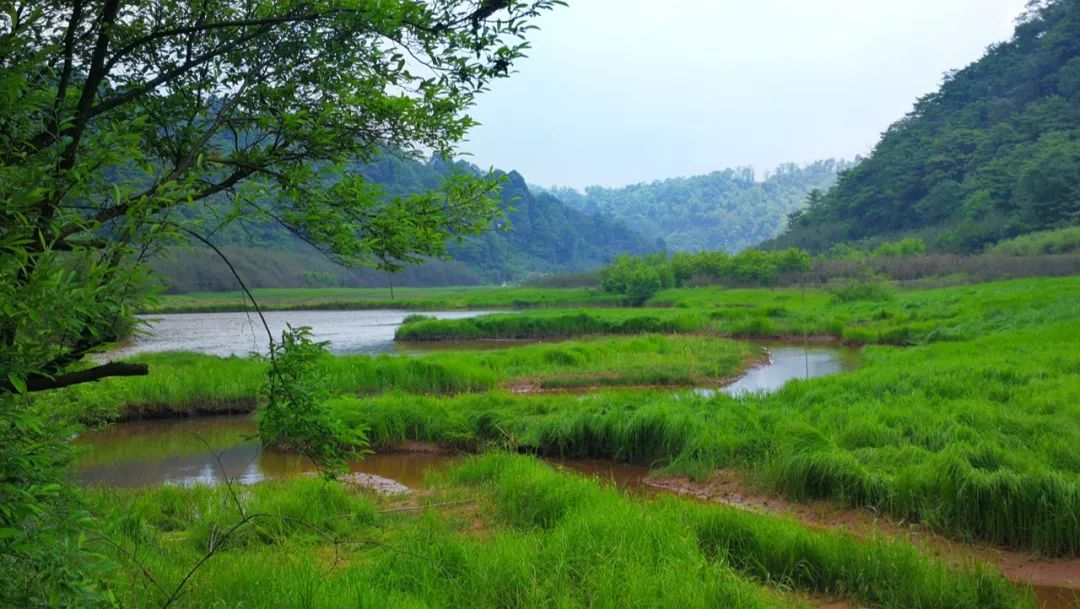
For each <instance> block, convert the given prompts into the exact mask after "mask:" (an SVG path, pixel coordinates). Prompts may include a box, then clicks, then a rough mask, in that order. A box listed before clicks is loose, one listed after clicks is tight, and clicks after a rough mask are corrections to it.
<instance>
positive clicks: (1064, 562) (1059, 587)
mask: <svg viewBox="0 0 1080 609" xmlns="http://www.w3.org/2000/svg"><path fill="white" fill-rule="evenodd" d="M642 484H643V485H645V486H646V487H648V488H651V489H655V490H656V491H663V492H670V493H675V494H677V495H681V496H684V497H692V498H695V499H698V500H702V501H709V502H714V503H722V504H724V505H728V506H731V507H736V508H739V509H746V510H751V511H755V512H760V513H766V514H776V515H782V516H788V517H791V518H794V519H796V520H798V521H799V522H801V523H803V524H805V525H808V526H812V527H817V528H829V529H839V530H843V531H846V532H848V533H851V534H854V535H858V536H863V537H869V536H873V535H878V536H885V537H889V538H893V539H903V540H905V541H907V542H909V543H911V544H913V545H915V546H916V547H919V548H920V549H922V550H923V551H925V552H927V553H928V554H930V555H933V556H937V557H939V558H942V559H944V560H946V561H948V562H950V563H952V564H954V565H958V566H963V565H970V564H974V563H976V562H981V563H985V564H989V565H992V566H994V567H996V568H997V569H999V570H1000V571H1001V573H1002V575H1004V576H1005V578H1006V579H1008V580H1009V581H1011V582H1014V583H1016V584H1020V585H1024V586H1030V587H1031V588H1032V589H1033V591H1034V592H1035V595H1036V596H1037V597H1038V599H1039V603H1040V607H1043V608H1045V609H1066V608H1075V607H1080V558H1071V559H1046V558H1040V557H1038V556H1033V555H1031V554H1028V553H1024V552H1017V551H1012V550H1005V549H1001V548H994V547H991V546H986V545H982V544H971V543H963V542H959V541H955V540H952V539H949V538H946V537H943V536H942V535H939V534H937V533H935V532H933V531H932V530H930V528H929V527H927V526H925V525H922V524H913V523H907V522H897V521H893V520H891V519H888V518H885V517H883V516H881V515H880V514H877V513H875V512H873V511H871V510H868V509H853V508H846V507H842V506H838V505H836V504H834V503H830V502H827V501H804V502H793V501H789V500H787V499H784V498H783V497H780V496H778V495H774V494H769V493H764V492H762V491H759V490H756V489H754V488H753V487H752V486H750V485H748V484H746V482H745V480H744V478H743V476H742V475H741V474H740V473H738V472H735V471H732V470H721V471H718V472H716V473H715V474H714V476H713V477H712V478H711V479H709V480H707V481H704V482H697V481H695V480H692V479H690V478H686V477H682V476H658V475H650V476H647V477H646V478H645V479H644V480H643V481H642Z"/></svg>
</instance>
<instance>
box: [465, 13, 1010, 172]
mask: <svg viewBox="0 0 1080 609" xmlns="http://www.w3.org/2000/svg"><path fill="white" fill-rule="evenodd" d="M1024 4H1025V0H570V5H569V6H567V7H562V8H557V9H556V10H555V11H554V12H552V13H549V14H546V15H544V16H543V17H542V18H541V19H540V20H539V22H538V24H539V25H540V27H541V30H540V31H537V32H533V34H532V37H531V39H530V40H531V43H532V49H531V50H530V51H529V58H528V59H525V60H523V61H521V62H520V63H519V64H518V65H517V69H518V73H517V74H515V75H513V76H512V77H511V78H509V79H507V80H503V81H500V82H497V83H495V85H494V86H493V87H492V89H491V91H489V92H488V93H486V94H484V95H483V96H482V97H481V98H480V100H479V103H478V104H477V106H476V107H475V108H474V110H473V112H472V115H473V117H474V118H476V119H477V120H479V121H480V122H481V123H482V124H481V126H479V127H477V128H475V129H474V130H473V131H472V132H471V133H470V137H469V140H470V141H469V142H467V143H465V144H464V145H463V147H462V149H463V150H464V151H466V152H469V153H472V155H473V156H472V157H471V159H470V160H471V161H472V162H474V163H477V164H478V165H481V166H482V167H488V166H492V165H493V166H496V167H499V168H501V169H506V170H510V169H516V170H518V171H520V172H521V173H522V174H523V175H524V176H525V178H526V179H527V180H528V181H529V182H530V183H534V184H541V185H545V186H547V185H555V184H559V185H570V186H576V187H583V186H586V185H589V184H601V185H605V186H618V185H623V184H628V183H632V182H641V181H651V180H654V179H661V178H667V177H673V176H680V175H693V174H699V173H707V172H709V171H712V170H715V169H721V168H724V167H729V166H736V165H752V166H754V167H755V168H756V169H758V171H759V172H760V171H762V170H767V169H770V168H772V167H775V166H776V165H778V164H780V163H784V162H799V163H803V162H808V161H813V160H816V159H821V158H828V157H845V158H852V157H854V156H855V155H856V154H864V155H865V154H866V153H867V152H869V151H870V149H871V148H872V147H873V145H874V143H876V142H877V139H878V136H879V135H880V134H881V132H882V131H883V130H884V129H885V128H886V127H888V125H889V124H890V123H892V122H893V121H895V120H896V119H898V118H900V116H902V115H903V114H904V113H906V112H907V111H908V110H910V109H911V105H912V103H913V102H914V100H915V98H916V97H918V96H920V95H923V94H925V93H929V92H931V91H933V90H934V89H936V87H937V85H938V84H939V83H940V81H941V75H942V73H943V72H945V71H946V70H948V69H950V68H959V67H963V66H965V65H967V64H968V63H971V62H972V61H974V60H976V59H978V58H979V57H980V56H981V55H982V53H983V52H984V50H985V48H986V46H987V45H988V44H990V43H992V42H995V41H1000V40H1005V39H1007V38H1008V37H1009V36H1010V35H1011V32H1012V27H1013V20H1014V19H1015V17H1016V16H1017V15H1019V14H1020V13H1021V12H1022V11H1023V7H1024Z"/></svg>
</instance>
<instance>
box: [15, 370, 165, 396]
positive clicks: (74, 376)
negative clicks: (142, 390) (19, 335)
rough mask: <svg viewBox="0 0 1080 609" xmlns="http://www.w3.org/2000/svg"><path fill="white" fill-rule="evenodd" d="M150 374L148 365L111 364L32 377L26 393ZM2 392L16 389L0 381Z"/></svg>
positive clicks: (27, 382)
mask: <svg viewBox="0 0 1080 609" xmlns="http://www.w3.org/2000/svg"><path fill="white" fill-rule="evenodd" d="M149 373H150V368H149V367H148V366H147V365H146V364H132V363H129V362H109V363H107V364H102V365H100V366H95V367H93V368H87V369H86V370H76V371H75V372H68V373H67V374H61V375H59V376H55V377H49V376H40V375H36V376H31V377H30V378H28V379H26V391H27V392H28V393H31V392H34V391H47V390H49V389H60V388H63V387H70V386H72V385H78V384H80V383H89V382H92V381H100V380H101V379H104V378H109V377H113V376H146V375H147V374H149ZM0 391H5V392H8V393H11V392H13V391H15V387H14V386H13V385H12V384H11V382H10V381H8V380H6V379H5V380H3V381H0Z"/></svg>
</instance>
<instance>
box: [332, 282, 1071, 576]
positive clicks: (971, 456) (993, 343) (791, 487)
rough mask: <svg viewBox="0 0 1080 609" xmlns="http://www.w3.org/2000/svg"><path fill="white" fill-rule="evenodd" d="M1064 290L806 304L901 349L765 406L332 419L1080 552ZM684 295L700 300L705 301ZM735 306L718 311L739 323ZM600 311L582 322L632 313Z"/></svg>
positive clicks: (541, 401)
mask: <svg viewBox="0 0 1080 609" xmlns="http://www.w3.org/2000/svg"><path fill="white" fill-rule="evenodd" d="M1078 288H1080V281H1078V280H1077V279H1072V278H1070V279H1057V280H1041V281H1038V280H1024V281H1013V282H1005V283H998V284H984V285H980V286H966V287H963V288H949V289H941V290H934V291H925V292H915V293H902V294H897V295H896V296H895V297H894V298H892V299H889V300H887V301H881V302H848V303H841V302H835V301H832V300H829V301H826V300H825V299H824V298H820V297H819V298H818V305H817V306H818V307H819V309H818V310H819V311H820V312H821V315H820V318H821V319H826V318H830V317H833V316H835V318H836V319H839V320H843V321H844V322H845V323H846V324H848V325H847V326H844V327H843V328H842V329H841V331H840V332H839V333H838V335H839V336H844V337H850V336H852V333H853V332H858V336H860V337H867V338H876V339H878V340H882V339H885V342H893V340H892V339H893V338H895V337H896V336H904V337H905V340H904V341H895V342H903V343H906V344H912V345H913V346H909V347H906V348H897V347H890V346H873V347H869V348H867V349H866V350H865V353H864V356H863V361H862V365H861V367H860V369H859V370H857V371H855V372H852V373H848V374H844V375H838V376H835V377H829V378H820V379H812V380H808V381H796V382H792V383H789V385H788V386H787V387H785V388H784V389H783V390H781V391H779V392H777V393H775V394H773V395H767V396H748V397H745V398H741V399H738V400H736V399H734V398H729V397H726V396H717V397H714V398H709V399H705V398H700V397H694V396H689V395H680V396H674V395H672V394H670V393H657V394H651V395H640V394H639V395H628V394H619V393H611V394H607V393H601V394H598V395H592V396H584V397H582V396H547V397H544V398H529V397H526V396H515V395H505V394H503V395H490V394H489V395H484V396H459V397H454V398H438V397H420V396H409V395H394V394H390V395H383V396H380V397H377V398H369V399H362V398H343V399H341V400H339V401H337V402H336V403H335V407H336V408H337V409H338V410H339V412H340V413H341V415H342V416H343V417H344V418H346V419H348V420H350V421H352V422H353V423H354V424H356V425H359V426H363V427H367V428H368V429H369V430H370V434H371V437H372V438H373V439H374V440H375V441H376V442H398V441H401V440H405V439H421V440H430V441H436V442H444V443H453V444H458V445H464V446H469V447H473V448H476V447H482V446H484V445H487V444H490V443H500V442H505V440H506V437H507V435H509V436H510V437H511V438H512V442H513V444H515V445H516V446H518V447H521V448H523V449H525V450H532V451H537V452H541V453H545V454H565V455H578V456H580V455H587V456H598V457H604V458H613V459H618V460H624V461H630V462H635V463H639V464H644V465H650V466H654V467H656V466H669V467H672V468H674V469H676V470H677V471H682V472H687V473H691V474H696V475H699V476H700V475H706V474H707V473H708V472H710V471H712V470H713V469H715V468H719V467H737V468H740V469H743V470H745V471H747V472H748V473H749V474H750V476H751V478H754V479H757V480H758V481H760V482H761V483H763V484H765V485H767V486H768V487H769V488H771V489H773V490H776V491H778V492H781V493H783V494H784V495H786V496H788V497H791V498H794V499H800V498H810V497H819V498H828V499H834V500H836V501H840V502H842V503H844V504H848V505H853V506H864V507H871V508H874V509H876V510H879V511H883V512H886V513H889V514H892V515H894V516H896V517H898V518H904V519H910V520H919V521H924V522H928V523H930V524H931V525H933V526H934V527H935V528H937V529H938V530H940V531H942V532H945V533H947V534H950V535H952V536H954V537H959V538H966V539H977V540H983V541H988V542H991V543H994V544H998V545H1001V546H1009V547H1018V548H1027V549H1032V550H1036V551H1039V552H1042V553H1045V554H1048V555H1077V554H1080V458H1078V457H1077V452H1076V451H1075V447H1076V446H1078V445H1080V303H1078V301H1077V300H1076V298H1075V295H1076V294H1077V293H1080V292H1078V291H1077V289H1078ZM783 295H784V294H783V293H771V292H769V293H765V295H763V296H762V300H764V301H765V304H761V305H756V306H757V307H758V308H759V309H760V308H767V307H770V306H775V303H776V299H777V298H779V297H782V296H783ZM694 297H695V298H701V301H700V302H702V303H703V302H705V299H706V298H707V295H706V294H701V295H700V296H699V295H697V294H695V295H694ZM742 297H743V298H747V300H749V298H752V297H753V294H743V295H742ZM730 298H734V296H731V297H730ZM770 299H772V300H770ZM807 300H808V301H810V298H808V299H807ZM682 302H685V301H682ZM800 302H801V300H800ZM735 303H737V301H734V300H729V301H726V302H722V303H720V304H719V305H718V307H719V308H718V310H720V311H730V310H737V308H736V307H734V306H733V304H735ZM744 308H746V307H744ZM678 311H679V309H673V310H671V312H670V314H672V315H676V314H678ZM614 313H615V316H612V317H604V316H606V315H608V312H606V311H601V312H592V313H590V315H593V316H595V318H599V319H619V318H618V317H617V316H618V315H629V314H634V313H633V312H625V311H617V312H614ZM637 313H638V314H643V315H645V314H648V315H651V314H652V312H644V313H643V312H637ZM549 316H554V317H549ZM519 317H524V318H525V319H526V322H527V321H528V319H530V318H533V319H560V317H559V314H558V313H554V314H552V313H545V314H541V315H532V314H529V315H523V316H519ZM492 319H493V320H494V322H499V321H500V320H504V319H505V320H507V322H508V323H509V321H510V319H511V318H505V317H497V318H492ZM514 319H515V320H517V319H518V318H514ZM778 319H785V317H783V316H781V317H778ZM624 320H625V318H623V320H621V321H619V323H624ZM491 321H492V320H489V322H491ZM422 323H424V324H427V323H431V322H422ZM475 323H476V322H473V321H472V320H466V323H461V322H455V324H454V327H464V328H473V327H478V326H476V325H475ZM514 323H517V322H516V321H515V322H514ZM440 324H441V322H440ZM408 327H411V326H406V328H408ZM446 327H450V324H447V325H446ZM711 330H712V331H718V332H722V331H723V326H716V325H713V326H712V327H711Z"/></svg>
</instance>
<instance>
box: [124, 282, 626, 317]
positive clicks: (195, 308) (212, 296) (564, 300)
mask: <svg viewBox="0 0 1080 609" xmlns="http://www.w3.org/2000/svg"><path fill="white" fill-rule="evenodd" d="M252 292H253V294H254V295H255V298H256V299H257V300H258V302H259V306H260V307H261V308H262V309H263V310H267V311H288V310H306V309H343V310H351V309H355V310H361V309H411V310H418V311H423V310H427V311H434V310H447V309H508V308H513V309H528V308H535V307H575V306H576V307H582V306H612V305H615V304H617V303H618V297H617V296H616V295H612V294H605V293H603V292H601V291H600V290H599V289H594V288H566V289H549V288H531V287H491V286H476V287H474V286H463V287H447V288H395V289H394V298H392V299H391V298H390V292H389V290H386V289H379V288H266V289H256V290H253V291H252ZM250 306H251V305H250V303H249V302H248V301H247V300H246V299H245V297H244V295H243V294H242V293H241V292H195V293H190V294H168V295H164V296H161V297H159V299H158V302H157V303H156V304H154V305H152V306H150V307H149V308H148V309H147V311H145V312H149V313H196V312H203V313H205V312H217V311H246V310H249V309H250Z"/></svg>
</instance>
